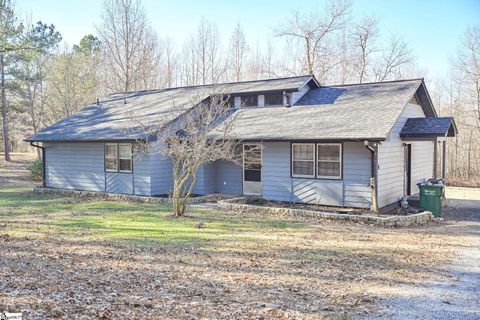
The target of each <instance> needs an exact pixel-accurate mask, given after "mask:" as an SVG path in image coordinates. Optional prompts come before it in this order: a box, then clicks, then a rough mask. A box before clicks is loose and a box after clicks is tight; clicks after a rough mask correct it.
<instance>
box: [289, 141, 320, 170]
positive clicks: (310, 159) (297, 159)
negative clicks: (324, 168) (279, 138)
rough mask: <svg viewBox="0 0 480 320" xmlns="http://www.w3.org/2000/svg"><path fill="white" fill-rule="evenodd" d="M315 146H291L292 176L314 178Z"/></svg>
mask: <svg viewBox="0 0 480 320" xmlns="http://www.w3.org/2000/svg"><path fill="white" fill-rule="evenodd" d="M314 167H315V145H314V144H307V143H295V144H292V176H294V177H307V178H313V177H314V176H315V172H314Z"/></svg>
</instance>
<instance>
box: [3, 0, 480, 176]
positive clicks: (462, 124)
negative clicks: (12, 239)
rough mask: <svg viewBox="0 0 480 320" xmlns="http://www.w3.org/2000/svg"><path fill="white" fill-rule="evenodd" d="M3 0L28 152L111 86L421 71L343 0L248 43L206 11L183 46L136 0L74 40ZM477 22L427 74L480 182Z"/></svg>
mask: <svg viewBox="0 0 480 320" xmlns="http://www.w3.org/2000/svg"><path fill="white" fill-rule="evenodd" d="M0 3H1V6H0V18H1V21H0V24H1V25H2V30H4V31H3V32H2V33H1V34H0V62H2V61H3V60H2V59H5V61H4V62H3V63H2V64H0V66H1V68H0V70H2V72H1V73H2V75H3V76H4V77H5V83H4V84H3V85H1V89H2V92H3V94H2V115H3V119H4V122H3V125H2V128H3V130H2V134H1V136H0V138H1V139H2V141H6V143H4V144H2V146H3V151H4V152H5V153H6V154H8V149H11V150H20V151H22V150H25V148H27V147H28V146H27V145H26V144H25V143H23V142H22V139H23V138H24V137H26V136H28V135H30V134H32V133H35V132H37V131H39V130H40V129H42V128H44V127H45V126H48V125H50V124H52V123H54V122H56V121H58V120H59V119H61V118H63V117H65V116H68V115H70V114H72V113H74V112H76V111H78V110H79V109H80V108H82V107H84V106H85V105H87V104H89V103H92V102H94V101H95V99H96V98H98V97H103V96H105V95H107V94H109V93H112V92H124V91H135V90H146V89H153V88H166V87H176V86H183V85H202V84H209V83H219V82H233V81H244V80H257V79H265V78H272V77H282V76H296V75H304V74H314V75H315V76H316V77H317V79H318V80H319V81H320V83H321V84H323V85H328V84H345V83H363V82H370V81H385V80H394V79H400V78H414V77H422V76H423V73H422V72H421V71H419V70H418V68H417V66H416V64H415V56H414V53H413V52H412V50H411V49H410V48H409V46H408V44H407V43H406V42H405V41H404V40H403V39H402V38H400V37H399V36H398V35H395V34H388V35H385V34H382V33H381V28H380V25H379V23H380V22H379V20H378V19H377V18H375V17H372V16H364V17H356V16H353V14H352V13H351V4H350V2H349V1H347V0H343V1H330V2H327V3H326V5H325V6H324V7H323V8H322V9H321V10H319V11H312V12H308V13H304V12H291V13H287V14H286V16H285V17H284V19H282V20H284V21H285V23H283V24H281V25H277V26H271V28H272V30H273V34H272V38H271V39H270V40H269V41H267V42H266V43H254V42H249V39H248V38H247V36H246V34H245V32H244V31H243V29H242V25H241V24H239V23H237V24H236V25H235V28H234V30H232V31H231V34H223V32H224V31H223V30H222V33H221V32H220V31H219V29H218V27H217V26H216V24H215V23H214V22H213V21H208V20H206V19H204V18H202V19H201V21H200V22H199V24H198V25H197V26H196V27H193V28H192V33H191V35H190V37H188V38H187V40H186V41H184V42H183V43H178V42H175V41H174V40H172V39H168V38H162V37H161V36H160V35H159V34H157V32H156V31H155V30H154V29H153V28H152V26H151V24H150V21H149V19H148V17H147V14H146V12H145V9H144V7H143V6H142V4H141V2H140V1H139V0H106V1H105V2H104V6H103V10H102V12H101V13H100V19H99V22H98V24H97V26H96V34H94V35H86V36H85V37H83V38H82V39H81V41H80V43H78V44H75V45H73V46H72V47H69V46H67V45H63V46H59V41H60V39H61V36H60V34H59V33H58V32H57V31H56V30H55V28H54V26H53V25H50V26H48V25H45V24H43V23H40V22H39V23H38V24H32V23H29V22H25V21H24V22H19V18H18V17H17V15H16V13H15V10H14V8H13V5H12V4H11V2H10V1H8V0H0ZM28 26H31V27H28ZM479 30H480V29H479V27H478V26H477V27H472V28H470V29H469V30H468V31H466V34H465V37H464V39H463V41H462V42H461V43H460V44H459V52H458V54H457V55H456V56H455V57H453V58H452V61H451V68H450V70H451V71H450V73H449V74H448V75H446V76H445V77H443V78H442V79H435V81H434V82H429V83H428V85H429V88H430V92H431V94H432V99H433V101H434V104H435V105H436V107H437V110H438V112H439V114H440V115H442V116H446V115H453V116H454V117H455V119H456V121H457V125H458V127H459V135H458V136H457V137H456V138H455V140H453V141H451V142H450V143H449V150H448V152H449V154H448V156H449V158H450V161H449V162H448V163H449V168H448V169H449V170H448V174H449V178H450V179H451V180H452V181H453V180H458V181H470V182H471V183H475V182H477V183H479V182H480V146H479V145H478V143H477V142H478V141H479V138H480V65H479V64H480V31H479ZM222 39H225V41H222ZM384 39H388V40H387V41H385V40H384ZM428 80H432V79H428ZM4 137H5V138H7V139H4Z"/></svg>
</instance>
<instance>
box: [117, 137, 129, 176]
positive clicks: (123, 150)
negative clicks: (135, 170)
mask: <svg viewBox="0 0 480 320" xmlns="http://www.w3.org/2000/svg"><path fill="white" fill-rule="evenodd" d="M118 163H119V168H118V171H119V172H132V145H131V144H130V143H128V144H119V145H118Z"/></svg>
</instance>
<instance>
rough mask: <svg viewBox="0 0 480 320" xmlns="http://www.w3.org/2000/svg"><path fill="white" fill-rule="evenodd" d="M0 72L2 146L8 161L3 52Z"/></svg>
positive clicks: (8, 147) (0, 60)
mask: <svg viewBox="0 0 480 320" xmlns="http://www.w3.org/2000/svg"><path fill="white" fill-rule="evenodd" d="M0 72H1V84H0V85H1V86H2V88H1V90H2V132H3V147H4V154H5V161H10V145H9V143H8V142H9V139H8V123H7V122H8V121H7V114H8V110H7V108H8V105H7V97H6V95H5V57H4V54H3V53H1V54H0Z"/></svg>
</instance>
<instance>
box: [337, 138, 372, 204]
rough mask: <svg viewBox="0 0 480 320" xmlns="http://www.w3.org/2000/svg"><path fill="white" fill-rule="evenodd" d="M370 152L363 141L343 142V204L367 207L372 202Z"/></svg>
mask: <svg viewBox="0 0 480 320" xmlns="http://www.w3.org/2000/svg"><path fill="white" fill-rule="evenodd" d="M371 159H372V156H371V152H370V151H368V150H367V149H365V147H364V145H363V142H344V143H343V200H344V203H343V205H344V206H346V207H360V208H369V207H370V205H371V204H372V193H371V190H370V177H371V176H372V174H371V173H372V163H371Z"/></svg>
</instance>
